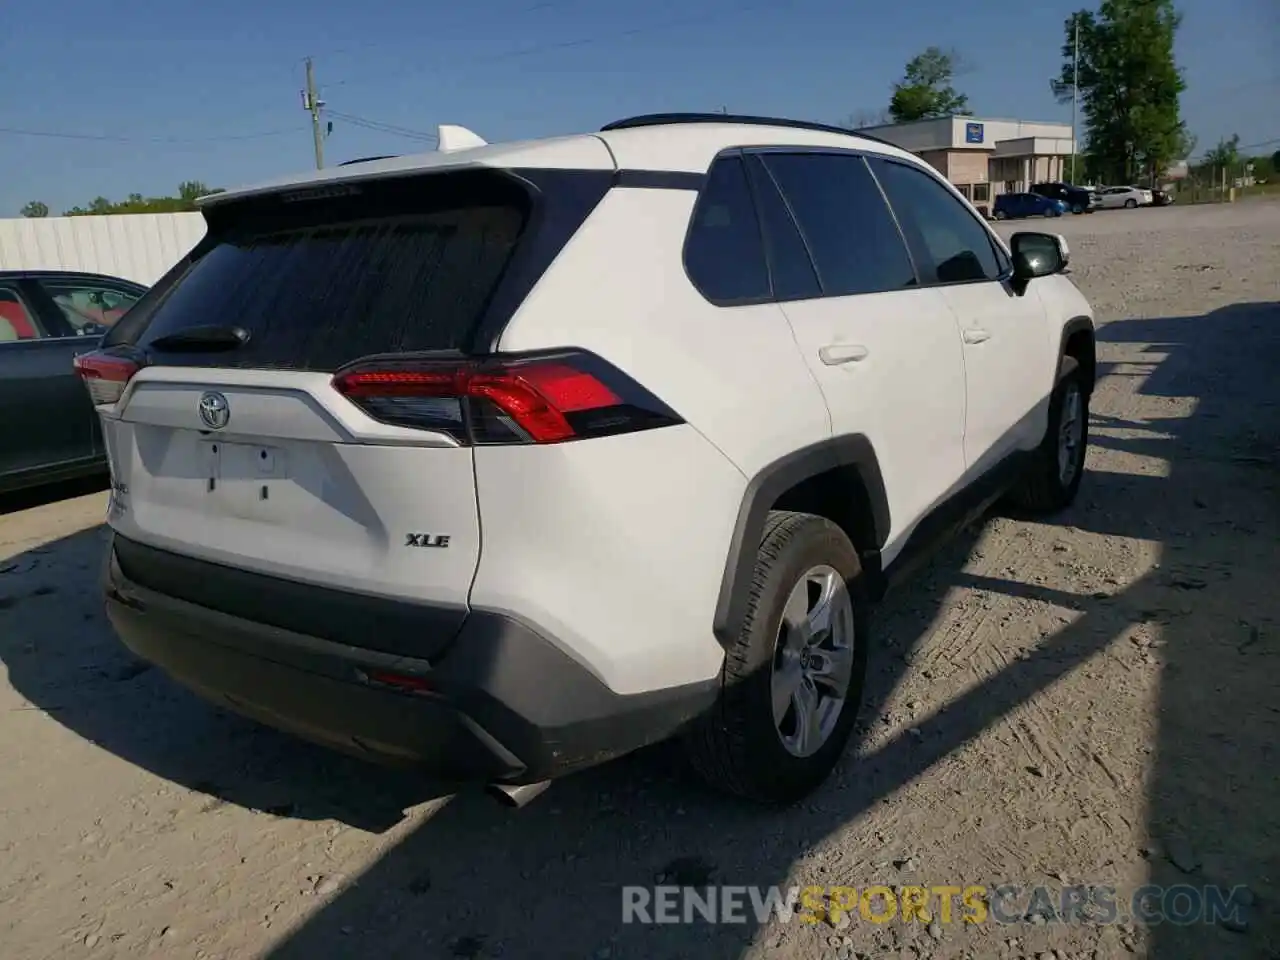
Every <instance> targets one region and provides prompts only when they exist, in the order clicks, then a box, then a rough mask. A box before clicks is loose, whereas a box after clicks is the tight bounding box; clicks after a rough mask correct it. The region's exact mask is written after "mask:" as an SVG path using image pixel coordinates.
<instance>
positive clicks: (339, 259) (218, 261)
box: [137, 173, 528, 371]
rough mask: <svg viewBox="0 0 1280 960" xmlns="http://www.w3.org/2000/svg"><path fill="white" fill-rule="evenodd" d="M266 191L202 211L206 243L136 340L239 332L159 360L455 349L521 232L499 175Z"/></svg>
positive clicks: (236, 362)
mask: <svg viewBox="0 0 1280 960" xmlns="http://www.w3.org/2000/svg"><path fill="white" fill-rule="evenodd" d="M333 194H334V192H333V191H329V192H328V193H327V194H326V195H323V196H320V197H318V198H316V199H312V198H310V197H308V196H307V194H306V193H303V194H295V195H291V196H290V195H286V196H272V197H268V198H261V199H256V200H249V201H244V202H241V203H240V204H239V205H236V204H235V203H234V202H233V203H231V204H229V205H228V206H227V208H226V209H223V210H219V209H218V208H217V207H214V208H212V209H211V210H210V211H209V238H208V240H207V241H206V243H205V245H204V247H203V248H202V249H203V250H204V252H203V253H202V254H201V255H200V256H198V258H196V259H195V261H194V262H193V263H192V264H191V266H190V267H189V268H188V269H187V271H186V272H185V274H184V275H183V276H182V277H181V278H180V279H179V280H178V281H177V283H176V284H175V286H174V287H173V289H172V290H170V291H169V292H168V294H167V295H165V296H163V297H162V298H161V299H160V301H159V303H158V305H157V306H156V308H155V309H154V312H153V313H152V315H151V316H150V318H149V321H148V322H147V324H146V327H145V329H144V330H143V331H141V333H140V334H139V335H138V340H137V343H138V345H139V346H141V347H143V348H146V347H148V345H150V344H152V343H154V342H155V341H156V340H158V339H159V338H161V337H168V336H171V335H172V334H175V333H180V332H181V331H183V330H184V329H188V328H191V327H202V326H230V327H240V328H242V329H244V330H246V331H247V332H248V333H249V339H248V340H247V341H246V342H245V343H244V344H243V345H241V346H239V347H236V348H234V349H230V350H213V351H203V352H200V351H194V352H193V351H190V350H185V351H184V350H182V349H181V348H178V349H165V350H163V351H161V350H159V349H157V350H155V351H154V357H155V360H156V361H158V362H160V363H164V364H179V365H212V366H234V367H260V368H290V369H300V370H322V371H328V370H333V369H335V368H337V367H340V366H342V365H343V364H344V363H347V362H350V361H351V360H354V359H356V358H358V357H363V356H368V355H370V354H375V353H394V352H402V351H413V350H453V349H463V348H464V345H465V344H466V343H467V341H468V338H469V337H470V335H471V333H472V332H473V330H474V329H475V327H476V325H477V323H478V322H479V320H480V317H481V315H482V313H483V311H484V308H485V306H486V304H487V303H488V301H489V298H490V296H491V294H492V293H493V291H494V289H495V288H496V286H497V284H498V281H499V280H500V278H501V277H502V274H503V271H504V269H505V268H506V266H507V263H508V261H509V260H510V258H511V255H512V253H513V252H514V251H515V249H516V246H517V243H518V242H519V240H520V238H521V235H522V233H523V231H524V227H525V222H526V219H527V214H528V196H527V194H526V193H525V192H524V191H523V190H522V189H521V188H520V187H519V186H518V185H517V184H516V183H515V182H514V181H511V180H509V179H506V178H503V177H501V176H500V175H498V174H494V173H454V174H436V175H434V176H429V177H415V178H410V179H404V180H399V181H383V182H380V183H375V184H370V185H356V186H353V187H350V188H346V190H345V192H342V191H339V192H338V193H337V195H336V196H335V195H333Z"/></svg>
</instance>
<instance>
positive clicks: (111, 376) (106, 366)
mask: <svg viewBox="0 0 1280 960" xmlns="http://www.w3.org/2000/svg"><path fill="white" fill-rule="evenodd" d="M74 364H75V370H76V373H78V374H79V375H80V379H81V380H83V381H84V385H85V386H86V387H87V388H88V390H89V397H90V399H91V400H92V401H93V405H94V406H95V407H97V406H101V405H102V404H110V403H116V402H118V401H119V400H120V397H121V396H122V395H123V394H124V388H125V387H126V386H127V385H128V383H129V381H130V380H131V379H132V378H133V375H134V374H135V373H137V372H138V370H139V365H138V364H137V363H135V362H134V361H132V360H130V359H128V358H127V357H120V356H114V355H112V354H110V353H106V352H104V351H102V350H95V351H93V352H92V353H82V354H81V355H80V356H78V357H76V358H75V361H74Z"/></svg>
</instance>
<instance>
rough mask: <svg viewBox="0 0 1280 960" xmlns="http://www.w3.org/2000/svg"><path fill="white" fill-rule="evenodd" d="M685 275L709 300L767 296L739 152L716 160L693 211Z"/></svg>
mask: <svg viewBox="0 0 1280 960" xmlns="http://www.w3.org/2000/svg"><path fill="white" fill-rule="evenodd" d="M684 263H685V270H686V271H688V274H689V279H690V280H691V281H692V282H693V285H694V286H695V287H697V288H698V292H700V293H701V294H702V295H703V296H704V297H706V298H707V299H708V300H710V301H711V302H712V303H716V304H723V305H728V304H732V303H735V302H737V303H741V302H752V301H758V300H764V299H767V298H768V297H769V295H770V291H769V273H768V270H767V269H766V267H765V259H764V245H763V243H762V242H761V239H760V224H759V222H758V221H757V220H756V211H755V205H754V203H753V202H752V199H751V188H750V186H749V185H748V184H747V174H746V170H745V168H744V166H743V162H742V158H741V157H737V156H734V157H725V158H723V159H720V160H717V161H716V162H715V163H714V164H712V166H711V170H710V171H709V172H708V173H707V182H706V185H705V186H704V187H703V188H702V195H701V196H700V197H699V198H698V203H697V206H696V207H695V208H694V211H693V222H692V223H691V224H690V226H689V236H688V237H687V239H686V240H685V248H684Z"/></svg>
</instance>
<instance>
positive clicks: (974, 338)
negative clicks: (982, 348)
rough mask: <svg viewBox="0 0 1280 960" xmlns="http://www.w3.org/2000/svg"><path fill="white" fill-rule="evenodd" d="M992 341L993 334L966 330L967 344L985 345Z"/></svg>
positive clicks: (965, 339) (965, 338)
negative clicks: (985, 342)
mask: <svg viewBox="0 0 1280 960" xmlns="http://www.w3.org/2000/svg"><path fill="white" fill-rule="evenodd" d="M990 339H991V334H989V333H987V331H985V330H966V331H965V332H964V342H965V343H983V342H984V341H987V340H990Z"/></svg>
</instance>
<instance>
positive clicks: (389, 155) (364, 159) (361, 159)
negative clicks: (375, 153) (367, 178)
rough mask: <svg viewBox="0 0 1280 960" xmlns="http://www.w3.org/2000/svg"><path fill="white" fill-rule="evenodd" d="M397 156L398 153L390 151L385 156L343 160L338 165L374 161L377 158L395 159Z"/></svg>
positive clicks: (345, 165) (346, 165)
mask: <svg viewBox="0 0 1280 960" xmlns="http://www.w3.org/2000/svg"><path fill="white" fill-rule="evenodd" d="M395 158H396V154H394V153H388V154H386V155H385V156H381V157H357V158H356V159H355V160H343V161H342V162H341V163H340V164H338V166H340V167H349V166H351V164H353V163H373V161H375V160H394V159H395Z"/></svg>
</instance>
